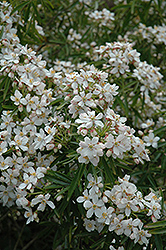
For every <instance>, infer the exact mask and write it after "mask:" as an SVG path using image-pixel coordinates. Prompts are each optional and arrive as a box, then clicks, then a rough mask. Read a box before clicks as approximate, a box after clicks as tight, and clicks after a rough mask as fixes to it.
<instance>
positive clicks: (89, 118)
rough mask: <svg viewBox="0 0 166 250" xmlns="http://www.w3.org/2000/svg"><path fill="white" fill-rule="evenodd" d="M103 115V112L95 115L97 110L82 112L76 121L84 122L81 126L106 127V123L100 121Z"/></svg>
mask: <svg viewBox="0 0 166 250" xmlns="http://www.w3.org/2000/svg"><path fill="white" fill-rule="evenodd" d="M102 117H103V114H102V113H99V114H98V115H97V116H95V111H92V112H91V111H87V114H86V113H81V114H80V115H79V119H76V121H75V122H76V123H82V124H81V125H80V126H79V127H78V130H79V129H80V128H87V129H89V128H92V127H93V126H94V127H101V128H102V127H104V124H103V123H102V122H101V121H100V119H101V118H102Z"/></svg>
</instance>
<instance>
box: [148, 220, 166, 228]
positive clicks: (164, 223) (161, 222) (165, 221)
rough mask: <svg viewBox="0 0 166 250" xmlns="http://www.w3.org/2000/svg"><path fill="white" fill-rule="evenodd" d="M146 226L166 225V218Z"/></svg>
mask: <svg viewBox="0 0 166 250" xmlns="http://www.w3.org/2000/svg"><path fill="white" fill-rule="evenodd" d="M145 227H146V228H156V227H166V220H164V221H157V222H154V223H149V224H147V225H146V226H145Z"/></svg>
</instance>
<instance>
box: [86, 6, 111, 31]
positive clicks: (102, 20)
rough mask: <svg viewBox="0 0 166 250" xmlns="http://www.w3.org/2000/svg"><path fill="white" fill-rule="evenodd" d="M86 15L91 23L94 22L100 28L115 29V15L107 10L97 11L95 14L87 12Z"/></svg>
mask: <svg viewBox="0 0 166 250" xmlns="http://www.w3.org/2000/svg"><path fill="white" fill-rule="evenodd" d="M85 14H86V15H88V17H89V20H90V21H94V22H95V23H96V22H97V24H98V25H99V27H102V26H107V27H109V28H113V26H114V25H113V21H114V20H115V18H114V13H113V12H110V11H109V10H107V9H105V8H104V9H102V11H99V10H95V11H94V12H90V13H89V12H88V11H86V12H85Z"/></svg>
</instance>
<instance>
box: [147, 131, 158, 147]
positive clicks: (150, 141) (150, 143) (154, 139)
mask: <svg viewBox="0 0 166 250" xmlns="http://www.w3.org/2000/svg"><path fill="white" fill-rule="evenodd" d="M143 139H144V141H145V142H146V146H148V147H149V146H152V147H153V148H157V142H158V141H159V140H160V137H158V136H156V137H155V136H154V133H149V135H148V136H144V137H143Z"/></svg>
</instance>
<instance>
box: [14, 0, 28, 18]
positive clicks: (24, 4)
mask: <svg viewBox="0 0 166 250" xmlns="http://www.w3.org/2000/svg"><path fill="white" fill-rule="evenodd" d="M29 3H30V0H28V1H25V2H23V3H21V4H19V5H17V6H16V7H15V8H14V9H13V10H12V12H11V15H12V14H14V13H15V12H16V11H18V10H20V9H23V8H24V7H25V6H26V5H28V4H29Z"/></svg>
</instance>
